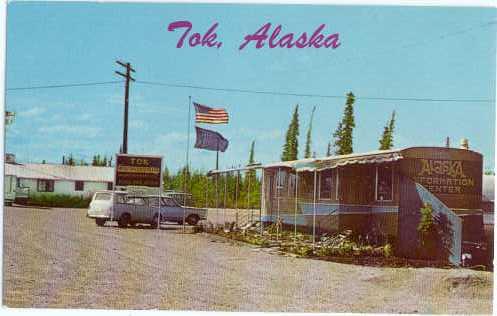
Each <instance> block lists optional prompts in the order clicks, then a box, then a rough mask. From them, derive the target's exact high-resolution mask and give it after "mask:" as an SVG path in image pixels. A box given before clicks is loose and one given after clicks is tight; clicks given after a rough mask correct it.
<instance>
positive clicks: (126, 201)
mask: <svg viewBox="0 0 497 316" xmlns="http://www.w3.org/2000/svg"><path fill="white" fill-rule="evenodd" d="M158 204H159V198H158V197H157V196H150V195H148V196H136V195H130V194H129V193H127V192H122V191H97V192H96V193H95V194H94V195H93V198H92V201H91V202H90V206H89V208H88V213H87V216H88V217H90V218H95V222H96V224H97V225H99V226H103V225H104V224H105V223H106V222H107V221H117V223H118V226H119V227H128V225H135V224H138V223H139V224H150V225H151V226H152V227H157V222H158V217H159V208H158ZM160 204H161V205H160V214H161V216H160V222H164V221H172V222H177V223H183V215H185V216H184V217H185V222H186V223H188V224H190V225H196V224H197V223H198V221H199V220H201V219H205V218H206V212H207V211H206V210H205V209H199V208H192V207H182V206H180V205H179V204H178V203H177V202H176V201H175V200H174V199H172V198H168V197H163V198H161V203H160Z"/></svg>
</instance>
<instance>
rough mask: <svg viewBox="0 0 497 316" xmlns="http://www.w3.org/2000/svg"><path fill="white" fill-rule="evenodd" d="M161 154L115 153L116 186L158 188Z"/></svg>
mask: <svg viewBox="0 0 497 316" xmlns="http://www.w3.org/2000/svg"><path fill="white" fill-rule="evenodd" d="M161 169H162V156H144V155H128V154H117V155H116V175H115V185H116V186H144V187H152V188H160V186H161V174H162V172H161V171H162V170H161Z"/></svg>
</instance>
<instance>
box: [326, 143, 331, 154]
mask: <svg viewBox="0 0 497 316" xmlns="http://www.w3.org/2000/svg"><path fill="white" fill-rule="evenodd" d="M329 156H331V142H328V148H327V149H326V157H329Z"/></svg>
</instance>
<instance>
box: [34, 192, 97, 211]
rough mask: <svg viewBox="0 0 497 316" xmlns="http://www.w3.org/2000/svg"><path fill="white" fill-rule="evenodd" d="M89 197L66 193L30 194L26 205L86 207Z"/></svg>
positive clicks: (88, 203)
mask: <svg viewBox="0 0 497 316" xmlns="http://www.w3.org/2000/svg"><path fill="white" fill-rule="evenodd" d="M90 201H91V198H84V197H80V196H71V195H67V194H31V195H30V196H29V198H28V205H34V206H44V207H73V208H87V207H88V206H89V205H90Z"/></svg>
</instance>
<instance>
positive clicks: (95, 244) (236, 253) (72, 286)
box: [3, 207, 492, 314]
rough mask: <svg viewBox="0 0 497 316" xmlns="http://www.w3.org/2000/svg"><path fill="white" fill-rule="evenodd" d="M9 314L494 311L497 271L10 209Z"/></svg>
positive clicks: (49, 211) (7, 239)
mask: <svg viewBox="0 0 497 316" xmlns="http://www.w3.org/2000/svg"><path fill="white" fill-rule="evenodd" d="M3 253H4V258H3V267H4V271H3V272H4V273H3V276H4V279H3V304H4V305H7V306H9V307H65V308H113V309H157V308H159V309H174V310H218V311H221V310H222V311H299V312H300V311H302V312H304V311H305V312H309V311H313V312H371V313H372V312H397V313H415V312H419V313H465V314H466V313H491V312H492V309H491V304H492V273H489V272H477V271H470V270H463V269H457V270H456V269H453V270H442V269H431V268H430V269H407V268H397V269H394V268H374V267H363V266H354V265H345V264H337V263H331V262H325V261H318V260H311V259H299V258H293V257H287V256H281V255H275V254H271V253H268V252H266V251H264V250H261V249H258V248H255V247H251V246H248V245H240V244H231V243H230V242H226V241H225V240H224V239H220V238H218V237H213V236H210V235H207V234H181V233H180V232H179V231H178V230H177V228H176V227H175V226H167V227H166V229H163V230H160V231H157V230H152V229H137V228H134V229H119V228H117V227H97V226H96V225H95V223H94V221H92V220H90V219H88V218H86V217H85V211H84V210H68V209H47V210H41V209H29V208H15V207H6V208H5V212H4V252H3Z"/></svg>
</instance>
